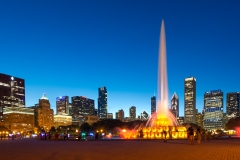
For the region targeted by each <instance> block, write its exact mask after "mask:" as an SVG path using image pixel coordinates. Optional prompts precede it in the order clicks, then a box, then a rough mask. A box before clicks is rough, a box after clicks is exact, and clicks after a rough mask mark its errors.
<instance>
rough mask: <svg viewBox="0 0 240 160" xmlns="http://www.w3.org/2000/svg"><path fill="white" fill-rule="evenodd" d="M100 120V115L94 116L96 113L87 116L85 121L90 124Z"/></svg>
mask: <svg viewBox="0 0 240 160" xmlns="http://www.w3.org/2000/svg"><path fill="white" fill-rule="evenodd" d="M98 120H99V118H98V116H94V115H92V116H86V117H85V121H86V122H87V123H88V124H90V125H92V124H93V123H95V122H97V121H98Z"/></svg>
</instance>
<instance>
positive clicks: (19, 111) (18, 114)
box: [3, 107, 35, 134]
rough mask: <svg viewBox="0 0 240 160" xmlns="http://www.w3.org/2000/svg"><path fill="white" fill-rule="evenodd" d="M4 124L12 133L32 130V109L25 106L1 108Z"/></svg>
mask: <svg viewBox="0 0 240 160" xmlns="http://www.w3.org/2000/svg"><path fill="white" fill-rule="evenodd" d="M3 117H4V125H5V127H6V128H8V129H9V130H11V131H12V132H14V133H18V132H19V133H24V134H26V133H27V132H32V131H34V127H35V126H34V109H31V108H26V107H5V108H3Z"/></svg>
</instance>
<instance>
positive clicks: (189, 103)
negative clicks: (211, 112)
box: [184, 77, 196, 123]
mask: <svg viewBox="0 0 240 160" xmlns="http://www.w3.org/2000/svg"><path fill="white" fill-rule="evenodd" d="M195 111H196V79H195V78H194V77H189V78H185V80H184V121H185V123H196V112H195Z"/></svg>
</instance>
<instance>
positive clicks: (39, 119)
mask: <svg viewBox="0 0 240 160" xmlns="http://www.w3.org/2000/svg"><path fill="white" fill-rule="evenodd" d="M35 106H36V107H35V109H34V116H35V127H40V128H42V129H44V130H45V131H49V130H50V129H51V127H53V126H54V113H53V110H52V109H51V108H50V102H49V100H48V98H47V97H46V95H45V94H43V96H42V98H41V99H39V104H38V105H35Z"/></svg>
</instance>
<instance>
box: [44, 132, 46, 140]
mask: <svg viewBox="0 0 240 160" xmlns="http://www.w3.org/2000/svg"><path fill="white" fill-rule="evenodd" d="M44 138H45V140H47V133H46V132H45V134H44Z"/></svg>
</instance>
